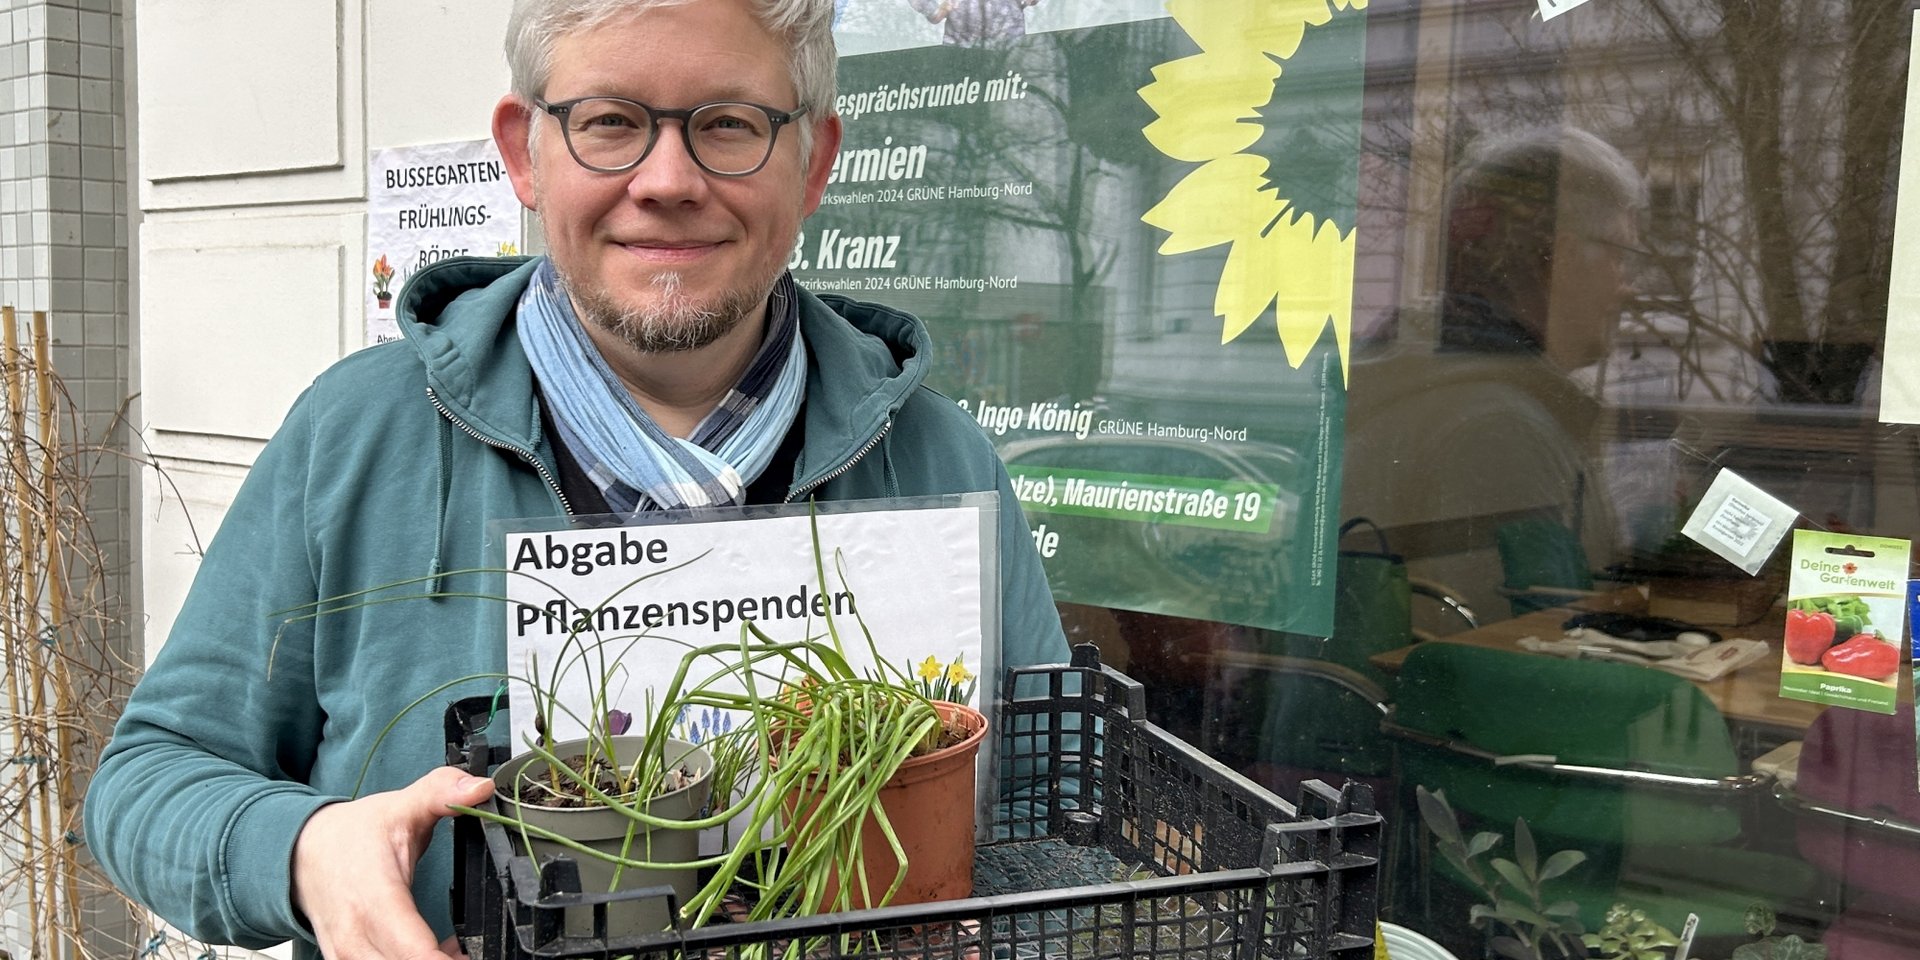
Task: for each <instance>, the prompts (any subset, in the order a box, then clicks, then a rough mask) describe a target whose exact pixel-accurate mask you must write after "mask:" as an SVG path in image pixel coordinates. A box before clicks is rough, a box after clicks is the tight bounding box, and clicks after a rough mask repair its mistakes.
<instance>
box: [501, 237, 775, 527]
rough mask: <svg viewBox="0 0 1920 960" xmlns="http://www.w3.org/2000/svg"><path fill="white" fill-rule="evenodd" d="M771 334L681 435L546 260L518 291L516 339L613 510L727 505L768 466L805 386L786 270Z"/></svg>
mask: <svg viewBox="0 0 1920 960" xmlns="http://www.w3.org/2000/svg"><path fill="white" fill-rule="evenodd" d="M767 316H768V322H767V335H766V339H765V340H763V341H762V342H761V344H760V352H759V353H758V354H756V355H755V356H754V358H753V362H752V363H750V364H748V365H747V371H746V373H745V374H744V375H743V376H742V377H741V378H740V382H739V383H737V384H735V385H734V387H733V389H732V390H731V391H729V392H728V393H727V395H726V397H725V398H723V399H722V400H721V401H720V405H719V406H717V407H715V408H714V409H713V412H711V413H709V414H707V417H706V419H704V420H702V421H700V425H699V426H697V427H695V428H694V430H693V435H692V436H691V437H689V438H687V439H685V440H682V439H680V438H678V437H674V436H670V435H668V434H667V432H666V431H665V430H662V429H660V427H659V425H658V424H656V423H654V422H653V418H652V417H649V416H647V414H646V412H645V411H644V410H641V409H640V405H639V404H638V403H636V402H634V399H633V395H632V394H630V393H628V392H627V389H626V387H625V386H623V385H622V384H621V383H620V380H619V378H618V377H617V376H616V375H615V374H614V372H613V369H612V368H611V367H609V366H607V361H606V358H604V357H602V356H601V355H600V350H599V349H598V348H597V347H595V346H594V345H593V341H592V340H591V339H589V338H588V337H587V332H586V329H585V328H584V327H582V326H581V325H580V321H579V320H578V319H577V318H575V317H574V314H573V304H572V301H570V300H569V299H568V298H567V294H566V291H564V290H562V289H561V288H560V280H559V275H558V274H556V273H555V272H554V269H553V263H552V261H550V260H542V261H541V263H540V266H539V267H538V268H537V269H536V270H535V272H534V275H533V281H532V282H531V283H529V284H527V290H526V292H525V293H523V294H521V295H520V311H519V323H518V327H519V332H520V345H521V347H523V348H524V349H525V350H526V354H527V360H528V362H530V363H531V364H532V365H533V373H534V377H535V379H536V380H537V382H538V383H539V384H540V394H541V396H542V397H543V398H544V399H545V400H546V403H547V413H548V415H549V416H551V417H552V418H553V423H554V426H555V428H556V429H557V431H558V432H559V434H560V441H561V442H562V443H564V444H566V447H567V451H568V452H569V453H571V454H573V458H574V460H576V461H578V462H579V464H580V468H581V470H582V471H584V472H585V473H586V475H587V477H588V478H589V479H591V480H592V481H593V484H594V486H596V487H599V488H600V492H601V494H603V495H604V496H605V497H606V499H607V506H608V507H610V508H611V509H612V510H613V511H614V512H615V513H619V514H627V515H630V514H634V513H638V512H640V511H642V510H654V509H666V510H678V509H683V508H687V507H711V506H726V505H729V504H737V503H740V502H742V500H743V499H744V497H745V494H746V489H747V484H750V483H752V482H753V481H754V480H755V479H757V478H758V477H759V476H760V474H761V473H762V472H764V471H765V470H766V469H767V463H768V462H769V461H771V460H772V459H773V454H774V452H775V451H776V450H778V449H779V448H780V441H781V440H783V439H785V437H786V435H787V430H788V429H789V428H791V427H792V426H793V418H794V417H795V416H796V415H797V414H798V413H799V411H800V402H801V400H802V398H803V397H804V395H805V393H806V386H807V354H806V344H805V343H804V342H803V341H802V340H801V339H800V306H799V297H798V288H797V287H795V286H794V283H793V277H792V275H790V274H787V275H782V276H781V278H780V281H779V282H778V283H776V284H775V285H774V288H773V296H772V298H771V299H770V300H769V301H768V310H767Z"/></svg>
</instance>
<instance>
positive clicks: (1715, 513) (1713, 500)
mask: <svg viewBox="0 0 1920 960" xmlns="http://www.w3.org/2000/svg"><path fill="white" fill-rule="evenodd" d="M1797 516H1799V513H1798V512H1797V511H1795V510H1794V509H1793V508H1792V507H1790V506H1787V505H1786V504H1785V503H1782V502H1780V500H1779V499H1778V498H1776V497H1774V496H1773V495H1772V494H1769V493H1767V492H1766V491H1765V490H1762V489H1760V488H1759V487H1756V486H1754V485H1753V484H1752V483H1750V482H1748V481H1747V479H1746V478H1745V477H1742V476H1740V475H1739V474H1737V473H1734V472H1733V471H1732V470H1722V471H1720V474H1719V475H1718V476H1716V477H1714V478H1713V484H1712V485H1711V486H1709V487H1707V494H1706V496H1704V497H1701V498H1700V505H1699V506H1698V507H1696V508H1694V511H1693V516H1691V517H1688V518H1687V523H1686V526H1684V527H1682V528H1681V531H1680V532H1682V533H1684V534H1686V535H1687V536H1689V537H1691V538H1693V540H1694V541H1695V542H1697V543H1699V544H1700V545H1701V546H1703V547H1706V548H1707V549H1709V550H1712V551H1713V552H1714V553H1717V554H1719V555H1720V556H1722V557H1724V558H1726V560H1727V561H1728V562H1729V563H1732V564H1733V565H1734V566H1737V567H1739V568H1740V569H1742V570H1745V571H1746V572H1748V573H1750V574H1752V573H1759V572H1760V567H1761V566H1762V565H1763V564H1765V563H1766V561H1767V557H1769V556H1771V555H1772V554H1773V551H1774V548H1775V547H1778V546H1779V545H1780V541H1781V540H1782V539H1783V538H1785V536H1786V533H1787V529H1788V528H1789V527H1791V526H1793V521H1794V518H1795V517H1797Z"/></svg>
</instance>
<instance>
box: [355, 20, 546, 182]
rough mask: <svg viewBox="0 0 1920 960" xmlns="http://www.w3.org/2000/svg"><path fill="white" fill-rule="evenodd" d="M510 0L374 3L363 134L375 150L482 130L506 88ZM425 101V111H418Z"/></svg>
mask: <svg viewBox="0 0 1920 960" xmlns="http://www.w3.org/2000/svg"><path fill="white" fill-rule="evenodd" d="M512 6H513V5H512V3H511V2H510V0H468V2H465V3H432V4H429V3H396V2H385V3H374V4H371V5H370V7H369V9H368V11H367V89H368V90H370V91H372V94H373V95H372V96H371V97H369V99H368V103H367V140H368V143H369V144H371V146H372V147H373V148H374V149H379V148H383V147H404V146H411V145H413V144H419V143H443V142H445V141H449V140H478V139H482V138H484V137H486V136H488V135H489V133H490V131H489V130H488V123H489V121H490V119H491V117H492V116H493V105H494V103H495V102H497V101H498V100H499V99H500V97H501V95H503V94H505V93H506V92H507V84H508V74H507V58H506V54H505V53H503V52H502V49H501V46H502V42H503V40H504V38H505V37H506V33H507V13H508V11H509V10H510V9H512ZM428 104H431V109H423V106H424V105H428Z"/></svg>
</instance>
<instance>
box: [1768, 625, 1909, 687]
mask: <svg viewBox="0 0 1920 960" xmlns="http://www.w3.org/2000/svg"><path fill="white" fill-rule="evenodd" d="M1788 649H1792V648H1791V647H1789V648H1788ZM1820 665H1821V666H1823V667H1826V668H1827V669H1828V670H1830V671H1832V672H1834V673H1844V674H1847V675H1849V676H1855V677H1865V678H1866V679H1868V680H1885V679H1887V678H1888V677H1891V676H1893V675H1894V672H1895V671H1897V670H1899V669H1900V651H1899V650H1898V649H1895V647H1894V645H1893V644H1891V643H1888V642H1886V641H1884V640H1882V639H1880V638H1879V637H1878V636H1876V635H1874V634H1871V633H1863V634H1860V635H1859V636H1856V637H1854V638H1853V639H1851V640H1848V641H1847V642H1845V643H1843V644H1840V645H1839V646H1836V647H1834V648H1832V649H1830V650H1828V651H1827V652H1826V653H1825V654H1824V655H1822V656H1821V657H1820Z"/></svg>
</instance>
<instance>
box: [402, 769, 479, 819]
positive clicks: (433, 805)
mask: <svg viewBox="0 0 1920 960" xmlns="http://www.w3.org/2000/svg"><path fill="white" fill-rule="evenodd" d="M492 795H493V781H492V780H489V779H487V778H486V777H476V776H473V775H471V774H469V773H467V772H465V771H463V770H461V769H459V768H458V767H439V768H436V769H434V770H433V771H432V772H430V773H428V774H427V775H426V776H423V777H421V778H420V779H418V780H415V781H414V782H413V783H411V784H409V785H408V786H407V788H406V789H405V790H402V791H401V796H403V797H404V798H405V800H406V805H407V810H406V815H407V817H408V818H409V819H410V820H412V821H413V822H414V824H415V825H416V826H419V825H425V826H432V824H433V823H434V822H435V821H437V820H439V819H440V818H441V817H450V816H452V815H453V810H452V809H450V808H449V807H448V804H459V805H461V806H463V807H470V806H473V805H474V804H476V803H479V802H480V801H482V800H485V799H486V798H488V797H489V796H492Z"/></svg>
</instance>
